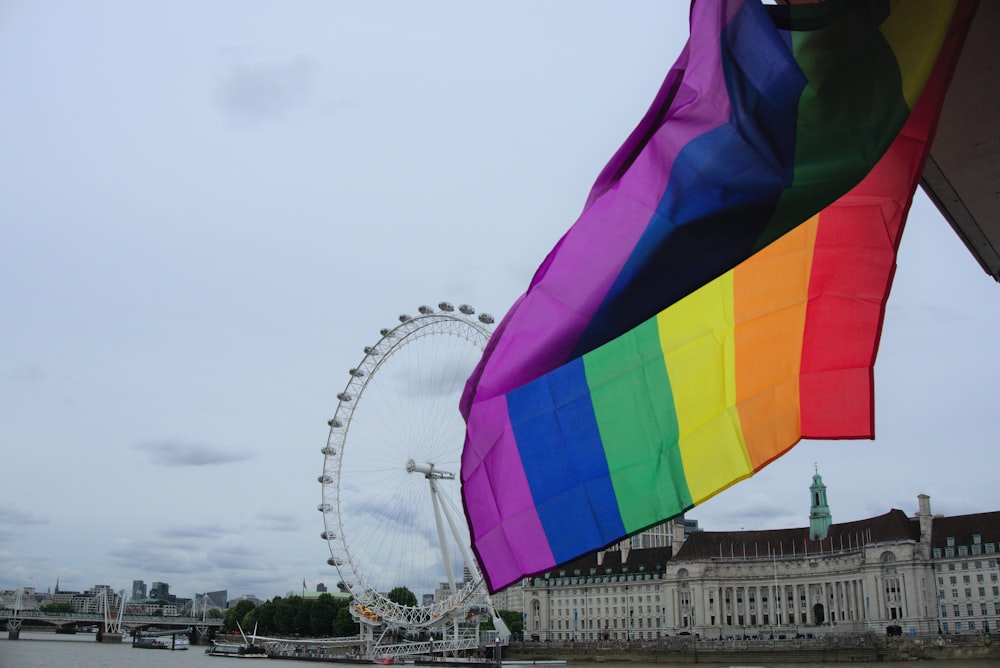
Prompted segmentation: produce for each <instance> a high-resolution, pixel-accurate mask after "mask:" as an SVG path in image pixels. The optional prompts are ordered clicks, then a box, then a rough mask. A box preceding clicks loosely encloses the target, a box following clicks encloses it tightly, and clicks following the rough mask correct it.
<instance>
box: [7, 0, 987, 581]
mask: <svg viewBox="0 0 1000 668" xmlns="http://www.w3.org/2000/svg"><path fill="white" fill-rule="evenodd" d="M687 12H688V7H687V3H682V2H669V3H664V2H656V1H654V0H636V1H635V2H629V3H622V4H618V5H613V6H612V5H609V4H608V3H606V2H596V1H594V0H553V1H552V2H546V3H542V4H539V3H528V2H523V1H518V0H514V1H513V2H505V3H502V4H501V3H448V2H438V3H432V4H430V5H428V4H425V3H406V2H398V1H396V2H392V1H390V2H385V3H374V4H366V3H356V4H351V5H347V4H341V3H328V2H321V1H319V0H299V1H297V2H294V3H275V2H266V1H263V0H241V1H239V2H236V1H235V0H218V1H217V2H212V3H208V4H206V3H195V2H192V1H191V0H178V1H177V2H172V3H169V4H165V3H164V4H147V3H132V2H126V1H124V0H94V1H93V2H87V3H79V4H71V3H52V2H45V1H44V0H43V1H37V0H11V1H9V2H5V3H3V5H2V6H0V87H2V90H3V91H4V104H3V105H0V133H2V134H0V136H2V138H3V147H4V148H3V150H2V151H0V179H2V181H3V183H4V188H3V190H2V192H0V220H2V221H3V230H4V236H3V244H0V303H2V304H3V305H4V309H3V313H4V319H3V327H0V405H3V406H4V411H3V419H2V420H0V462H2V466H3V471H4V475H3V477H2V483H0V589H14V588H16V587H17V586H19V585H23V586H33V587H35V588H37V589H44V588H46V587H49V586H54V584H55V581H56V578H59V580H60V583H61V584H60V586H65V587H66V588H67V589H68V588H74V589H78V590H83V589H86V588H87V587H91V586H93V585H94V584H108V585H110V586H112V587H113V588H114V589H116V590H118V589H127V590H130V589H131V581H132V580H133V579H138V578H142V579H145V580H146V581H147V582H150V581H163V582H169V583H170V585H171V592H173V593H176V594H177V595H178V596H182V597H185V598H190V597H191V596H193V595H194V593H196V592H204V591H210V590H215V589H223V588H224V589H227V590H228V591H229V594H230V596H231V597H233V598H236V597H239V596H241V595H244V594H253V595H256V596H258V597H259V598H261V599H269V598H273V597H274V596H276V595H281V596H284V595H285V594H286V593H287V592H295V591H300V590H301V583H302V581H303V580H305V581H306V582H307V583H308V584H309V586H310V587H314V586H315V583H316V582H325V583H326V584H327V586H328V587H330V588H331V589H332V588H333V587H334V586H335V584H336V582H337V579H338V577H337V573H336V570H335V569H334V568H332V567H330V566H328V565H327V563H326V560H327V558H328V557H329V551H328V549H327V546H326V544H325V542H324V541H323V540H322V539H321V538H320V533H321V532H322V531H323V523H322V516H321V514H320V513H318V512H317V511H316V506H317V504H318V503H319V502H320V499H321V493H320V485H319V484H318V483H317V476H318V475H319V474H320V473H321V470H322V464H323V455H322V454H321V453H320V449H321V448H322V447H323V446H324V445H325V443H326V438H327V432H328V427H327V424H326V422H327V420H329V419H330V417H331V416H332V414H333V411H334V408H335V406H336V394H337V393H338V392H340V391H341V390H342V388H343V387H344V385H345V383H346V381H347V377H348V376H347V371H348V369H350V368H351V367H352V366H353V365H354V364H356V363H357V361H358V360H359V359H360V356H361V354H362V353H361V350H362V347H363V346H365V345H370V344H371V343H372V342H373V341H374V340H375V339H376V338H377V336H378V332H379V330H380V329H381V328H383V327H388V326H391V325H393V324H394V323H396V322H398V320H396V318H397V315H398V314H399V313H403V312H412V311H413V310H414V309H415V308H416V307H417V306H418V305H420V304H422V303H431V304H436V303H437V302H438V301H441V300H447V301H451V302H453V303H455V304H459V303H463V302H466V303H470V304H472V305H474V306H476V307H477V308H478V309H480V310H482V311H488V312H490V313H492V314H494V315H495V316H496V317H497V318H498V319H499V318H500V317H501V316H502V315H503V314H504V312H505V311H506V310H507V309H508V308H509V307H510V305H511V304H512V303H513V302H514V300H515V299H516V298H517V297H518V295H520V294H521V293H522V292H523V291H524V290H525V289H526V287H527V286H528V283H529V281H530V280H531V276H532V275H533V273H534V272H535V270H536V269H537V267H538V266H539V265H540V264H541V262H542V261H543V259H544V258H545V256H546V254H547V253H548V251H549V250H550V249H551V248H552V247H553V246H554V245H555V244H556V243H557V242H558V240H559V238H560V237H561V235H562V234H563V233H564V232H565V230H566V229H567V228H568V227H569V226H570V225H571V224H572V223H573V221H574V220H575V219H576V217H577V216H578V215H579V212H580V210H581V208H582V206H583V203H584V200H585V198H586V195H587V192H588V190H589V188H590V186H591V184H592V183H593V181H594V179H595V178H596V176H597V174H598V173H599V172H600V170H601V168H602V167H603V165H604V164H605V162H606V161H607V160H609V159H610V157H611V156H612V154H613V153H614V152H615V150H616V149H617V148H618V146H619V145H620V144H621V143H622V141H624V139H625V138H626V136H627V135H628V134H629V132H631V130H632V129H633V127H634V126H635V125H636V123H637V122H638V121H639V119H640V118H641V117H642V115H643V113H644V112H645V110H646V108H647V106H648V105H649V103H650V102H651V100H652V98H653V96H654V94H655V93H656V91H657V89H658V88H659V85H660V83H661V81H662V79H663V77H664V76H665V75H666V73H667V71H668V69H669V68H670V66H671V65H672V64H673V62H674V61H675V59H676V58H677V55H678V54H679V53H680V51H681V49H682V47H683V45H684V42H685V40H686V38H687ZM998 329H1000V290H998V286H997V285H996V283H995V282H994V281H993V280H992V279H990V278H989V277H988V276H987V275H986V274H985V273H984V272H983V271H982V270H981V269H980V267H979V266H978V265H977V263H976V262H975V260H974V259H973V258H972V256H971V255H970V254H969V253H968V251H967V250H966V249H965V248H964V246H963V245H962V243H961V241H960V240H959V239H958V238H957V236H956V235H955V233H954V232H953V231H952V230H951V229H950V227H949V226H948V224H947V223H946V222H945V221H944V220H943V219H942V217H941V216H940V214H939V213H938V212H937V211H936V210H935V209H934V207H933V205H932V204H931V203H930V202H929V201H928V200H927V198H926V197H925V196H923V194H922V193H918V196H917V200H916V202H915V204H914V207H913V211H912V213H911V216H910V220H909V223H908V225H907V230H906V232H905V233H904V235H903V240H902V245H901V248H900V253H899V267H898V271H897V274H896V278H895V284H894V287H893V292H892V295H891V296H890V298H889V301H888V305H887V309H886V318H885V326H884V330H883V335H882V343H881V348H880V351H879V356H878V360H877V362H876V364H875V387H876V438H875V440H874V441H839V442H803V443H801V444H799V445H798V446H796V447H795V448H793V449H792V451H791V452H790V453H789V454H788V455H786V456H784V457H782V458H780V459H778V460H777V461H775V462H774V463H773V464H771V465H770V466H769V467H767V468H765V469H764V470H763V471H762V472H761V473H759V474H758V475H757V476H755V477H753V478H751V479H749V480H746V481H743V482H741V483H738V484H736V485H735V486H733V487H731V488H730V489H728V490H726V491H724V492H722V493H721V494H719V495H718V496H717V497H715V498H713V499H711V500H709V501H708V502H706V503H705V504H703V505H702V506H699V507H698V508H695V509H694V510H693V511H691V512H689V513H688V517H690V518H693V519H697V520H698V521H699V523H700V525H701V526H702V528H704V529H707V530H738V529H766V528H780V527H791V526H806V525H807V524H808V511H809V489H808V488H809V484H810V482H811V478H812V475H813V466H814V464H815V465H818V467H819V472H820V474H821V475H822V476H823V480H824V482H825V483H826V485H827V488H828V498H829V502H830V508H831V512H832V515H833V521H834V522H835V523H839V522H847V521H852V520H857V519H861V518H865V517H871V516H875V515H879V514H882V513H884V512H886V511H887V510H888V509H890V508H899V509H901V510H903V511H905V512H906V513H907V514H908V515H912V514H913V513H915V512H916V510H917V501H916V497H917V495H918V494H920V493H927V494H929V495H930V497H931V503H932V510H933V511H934V512H938V513H944V514H948V515H959V514H966V513H975V512H982V511H990V510H997V509H998V506H997V504H996V502H995V501H994V494H993V493H992V492H993V488H994V477H995V476H994V468H995V467H994V463H995V462H996V456H995V454H994V448H993V445H994V441H995V432H996V429H995V425H994V419H993V417H994V415H995V413H996V407H995V403H996V402H995V396H996V393H995V390H994V386H995V385H996V379H997V378H998V377H1000V358H998V356H997V355H996V352H995V345H994V343H993V342H994V340H995V338H996V336H995V335H994V332H995V331H997V330H998ZM456 410H457V407H456ZM456 447H459V448H460V447H461V445H460V444H456ZM137 576H138V577H137Z"/></svg>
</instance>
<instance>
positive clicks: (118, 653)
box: [0, 631, 1000, 668]
mask: <svg viewBox="0 0 1000 668" xmlns="http://www.w3.org/2000/svg"><path fill="white" fill-rule="evenodd" d="M232 663H233V662H232V661H228V660H226V661H223V660H222V659H220V658H218V657H211V656H206V655H205V648H204V646H198V645H196V646H193V647H191V648H190V649H188V650H184V651H173V652H172V651H169V650H147V649H135V648H133V647H132V645H131V643H121V644H117V643H116V644H112V643H100V642H97V641H96V640H94V636H93V635H92V634H78V635H74V636H61V635H56V634H54V633H44V632H38V631H21V638H20V640H7V634H6V632H4V633H3V634H2V636H0V668H191V667H193V666H197V667H198V668H213V666H214V667H215V668H227V667H228V668H237V667H236V666H230V664H232ZM239 665H243V664H239ZM251 665H256V666H261V667H262V668H279V667H282V668H307V667H309V666H319V665H330V666H336V665H342V664H316V663H307V662H303V661H285V660H280V659H268V660H266V661H262V662H259V663H252V664H251ZM569 665H570V666H571V668H642V666H643V665H650V666H667V665H671V664H666V663H656V664H641V663H575V662H574V663H572V664H569ZM673 665H678V666H693V665H699V666H706V668H719V667H720V666H722V665H724V664H710V663H699V664H673ZM775 665H776V666H777V668H806V666H807V664H790V663H783V664H775ZM822 665H823V667H824V668H846V666H852V667H853V668H858V667H859V665H862V666H863V665H865V664H857V663H824V664H822ZM878 666H879V667H880V668H902V667H903V666H907V667H908V668H913V663H912V662H905V663H895V662H887V663H879V664H878ZM966 667H971V668H1000V661H973V662H967V661H935V662H934V668H966Z"/></svg>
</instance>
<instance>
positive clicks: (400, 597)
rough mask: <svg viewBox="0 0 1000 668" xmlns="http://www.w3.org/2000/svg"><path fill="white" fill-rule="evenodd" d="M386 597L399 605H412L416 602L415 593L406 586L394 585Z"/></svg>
mask: <svg viewBox="0 0 1000 668" xmlns="http://www.w3.org/2000/svg"><path fill="white" fill-rule="evenodd" d="M388 599H389V600H390V601H392V602H393V603H398V604H399V605H410V606H413V605H416V604H417V595H416V594H414V593H413V592H412V591H410V590H409V589H407V588H406V587H395V588H394V589H393V590H392V591H390V592H389V596H388Z"/></svg>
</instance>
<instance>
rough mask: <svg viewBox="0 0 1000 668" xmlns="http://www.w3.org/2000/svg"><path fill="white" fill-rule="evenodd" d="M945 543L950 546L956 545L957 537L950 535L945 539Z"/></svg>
mask: <svg viewBox="0 0 1000 668" xmlns="http://www.w3.org/2000/svg"><path fill="white" fill-rule="evenodd" d="M944 544H945V545H947V546H948V547H955V537H954V536H948V537H947V538H945V539H944Z"/></svg>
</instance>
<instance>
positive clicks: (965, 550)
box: [958, 545, 969, 568]
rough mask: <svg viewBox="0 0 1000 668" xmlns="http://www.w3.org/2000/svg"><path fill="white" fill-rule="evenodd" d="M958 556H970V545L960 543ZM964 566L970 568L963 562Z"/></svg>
mask: <svg viewBox="0 0 1000 668" xmlns="http://www.w3.org/2000/svg"><path fill="white" fill-rule="evenodd" d="M958 556H960V557H967V556H969V547H968V546H967V545H959V546H958ZM962 567H963V568H968V566H966V565H965V564H962Z"/></svg>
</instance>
